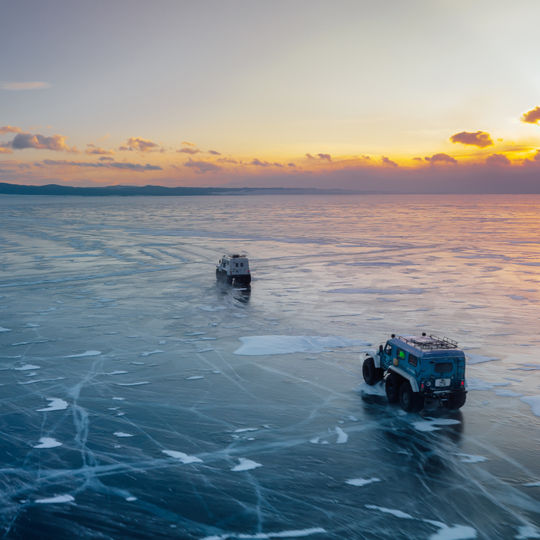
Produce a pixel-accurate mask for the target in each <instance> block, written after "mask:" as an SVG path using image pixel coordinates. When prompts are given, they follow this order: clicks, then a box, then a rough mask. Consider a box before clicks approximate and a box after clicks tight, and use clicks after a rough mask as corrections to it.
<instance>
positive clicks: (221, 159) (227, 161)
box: [217, 158, 238, 165]
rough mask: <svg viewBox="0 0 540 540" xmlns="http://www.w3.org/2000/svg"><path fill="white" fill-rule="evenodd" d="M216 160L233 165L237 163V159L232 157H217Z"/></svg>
mask: <svg viewBox="0 0 540 540" xmlns="http://www.w3.org/2000/svg"><path fill="white" fill-rule="evenodd" d="M217 161H219V162H220V163H232V164H234V165H238V161H237V160H236V159H232V158H219V159H218V160H217Z"/></svg>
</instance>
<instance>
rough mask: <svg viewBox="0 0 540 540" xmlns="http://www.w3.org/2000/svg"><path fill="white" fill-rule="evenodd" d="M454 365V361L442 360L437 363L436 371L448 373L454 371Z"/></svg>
mask: <svg viewBox="0 0 540 540" xmlns="http://www.w3.org/2000/svg"><path fill="white" fill-rule="evenodd" d="M453 367H454V364H452V362H440V363H438V364H435V371H436V372H437V373H447V372H448V371H452V368H453Z"/></svg>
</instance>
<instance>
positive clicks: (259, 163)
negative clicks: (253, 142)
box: [250, 158, 271, 167]
mask: <svg viewBox="0 0 540 540" xmlns="http://www.w3.org/2000/svg"><path fill="white" fill-rule="evenodd" d="M250 165H255V166H256V167H270V165H271V164H270V163H268V161H261V160H260V159H257V158H255V159H253V160H252V161H251V163H250Z"/></svg>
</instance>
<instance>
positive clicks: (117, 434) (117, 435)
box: [113, 431, 133, 437]
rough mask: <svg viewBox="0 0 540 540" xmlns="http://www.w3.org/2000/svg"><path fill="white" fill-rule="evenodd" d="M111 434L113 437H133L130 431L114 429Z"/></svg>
mask: <svg viewBox="0 0 540 540" xmlns="http://www.w3.org/2000/svg"><path fill="white" fill-rule="evenodd" d="M113 435H114V436H115V437H133V435H132V434H131V433H124V432H123V431H115V432H114V433H113Z"/></svg>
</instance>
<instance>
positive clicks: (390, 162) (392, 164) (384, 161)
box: [382, 156, 399, 167]
mask: <svg viewBox="0 0 540 540" xmlns="http://www.w3.org/2000/svg"><path fill="white" fill-rule="evenodd" d="M382 162H383V163H384V164H385V165H390V166H391V167H399V165H398V164H397V163H396V162H395V161H392V160H391V159H389V158H387V157H386V156H383V157H382Z"/></svg>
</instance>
